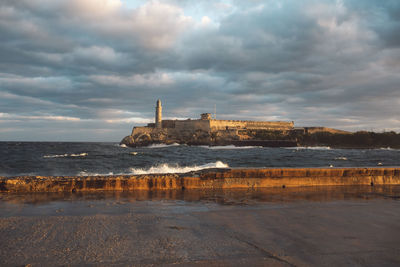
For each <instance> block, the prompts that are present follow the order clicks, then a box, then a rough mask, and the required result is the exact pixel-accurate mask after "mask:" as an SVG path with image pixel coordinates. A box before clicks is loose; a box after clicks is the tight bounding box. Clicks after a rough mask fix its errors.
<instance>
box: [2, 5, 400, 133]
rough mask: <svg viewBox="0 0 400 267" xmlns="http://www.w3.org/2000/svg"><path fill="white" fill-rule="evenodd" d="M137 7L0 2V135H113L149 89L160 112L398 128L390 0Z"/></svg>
mask: <svg viewBox="0 0 400 267" xmlns="http://www.w3.org/2000/svg"><path fill="white" fill-rule="evenodd" d="M134 6H135V8H128V6H127V5H126V4H124V3H123V2H122V1H120V0H100V1H98V0H86V1H80V0H68V1H52V0H36V1H28V0H21V1H11V0H4V1H2V2H1V3H0V58H1V60H0V96H1V97H0V106H1V109H0V123H1V125H2V126H1V131H0V138H1V139H2V140H11V139H14V140H15V139H20V140H24V139H25V140H63V139H64V140H114V141H118V139H120V138H121V137H123V136H124V135H126V134H128V133H129V132H130V128H131V127H132V126H133V125H143V124H144V123H146V122H149V121H151V120H152V117H153V115H154V110H153V109H154V102H155V100H156V99H157V98H161V99H162V100H163V102H164V111H165V114H164V116H165V117H167V118H168V117H169V118H186V117H192V118H197V117H198V114H199V113H201V112H207V111H208V112H210V111H211V112H213V110H214V105H216V106H217V113H218V117H219V118H227V119H235V118H238V119H257V120H294V121H295V123H296V124H297V125H324V126H330V127H338V128H343V129H348V130H358V129H368V130H369V129H375V130H383V129H394V130H397V131H400V123H399V119H398V115H397V114H400V108H399V107H400V105H399V104H400V93H399V92H400V90H399V89H400V88H399V84H400V74H399V73H400V63H399V62H400V47H399V45H400V35H399V34H398V33H399V32H400V3H399V2H398V1H394V0H393V1H378V0H366V1H356V0H342V1H341V0H337V1H333V0H326V1H317V0H304V1H297V0H286V1H272V0H270V1H258V0H252V1H234V0H232V1H224V2H218V1H206V0H205V1H197V2H196V4H193V1H175V0H165V1H137V3H135V4H134ZM38 129H42V131H40V132H38V131H37V130H38ZM43 132H45V134H44V133H43Z"/></svg>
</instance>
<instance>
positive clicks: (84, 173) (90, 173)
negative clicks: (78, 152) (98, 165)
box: [77, 171, 114, 176]
mask: <svg viewBox="0 0 400 267" xmlns="http://www.w3.org/2000/svg"><path fill="white" fill-rule="evenodd" d="M106 175H114V173H113V172H109V173H96V172H87V171H80V172H78V174H77V176H106Z"/></svg>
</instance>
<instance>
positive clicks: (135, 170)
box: [130, 161, 229, 174]
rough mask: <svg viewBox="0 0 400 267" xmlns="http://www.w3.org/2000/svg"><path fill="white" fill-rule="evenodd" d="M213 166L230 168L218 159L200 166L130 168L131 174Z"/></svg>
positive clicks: (196, 169)
mask: <svg viewBox="0 0 400 267" xmlns="http://www.w3.org/2000/svg"><path fill="white" fill-rule="evenodd" d="M211 168H229V165H228V164H226V163H223V162H221V161H216V162H213V163H207V164H204V165H200V166H197V165H195V166H186V167H182V166H179V165H169V164H166V163H165V164H160V165H157V166H153V167H150V168H148V169H140V168H130V172H131V174H149V173H185V172H191V171H198V170H203V169H211Z"/></svg>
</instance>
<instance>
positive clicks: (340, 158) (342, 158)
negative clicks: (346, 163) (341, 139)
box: [335, 157, 347, 160]
mask: <svg viewBox="0 0 400 267" xmlns="http://www.w3.org/2000/svg"><path fill="white" fill-rule="evenodd" d="M335 160H347V158H346V157H337V158H335Z"/></svg>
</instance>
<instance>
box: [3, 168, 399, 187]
mask: <svg viewBox="0 0 400 267" xmlns="http://www.w3.org/2000/svg"><path fill="white" fill-rule="evenodd" d="M335 185H400V167H397V168H271V169H214V170H204V171H199V172H191V173H185V174H149V175H114V176H19V177H0V192H80V191H82V192H90V191H133V190H155V189H157V190H168V189H233V188H267V187H298V186H335Z"/></svg>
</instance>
